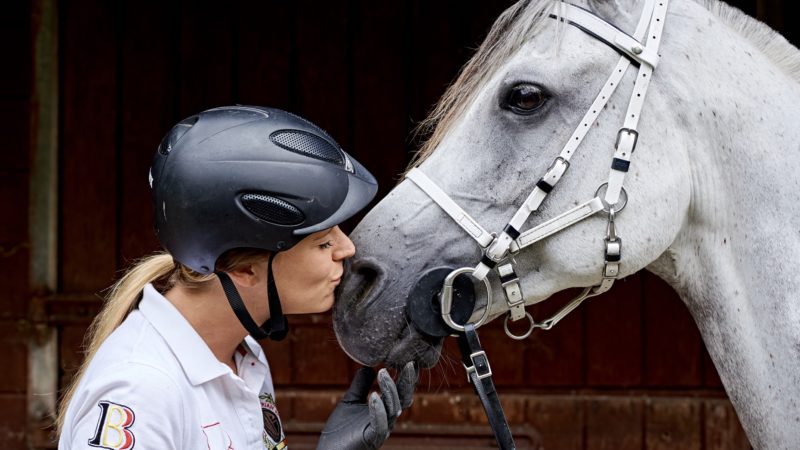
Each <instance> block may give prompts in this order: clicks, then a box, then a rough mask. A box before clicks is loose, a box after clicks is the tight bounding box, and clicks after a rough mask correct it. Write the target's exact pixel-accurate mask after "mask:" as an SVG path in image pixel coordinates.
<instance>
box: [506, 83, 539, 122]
mask: <svg viewBox="0 0 800 450" xmlns="http://www.w3.org/2000/svg"><path fill="white" fill-rule="evenodd" d="M546 101H547V95H546V93H545V91H544V90H543V89H542V88H540V87H539V86H537V85H535V84H518V85H516V86H514V87H512V88H511V89H510V90H509V91H508V93H507V94H506V98H505V104H504V105H502V106H503V107H504V108H506V109H510V110H511V111H513V112H514V113H516V114H522V115H526V114H532V113H534V112H536V111H537V110H538V109H539V108H541V107H542V106H543V105H544V104H545V102H546Z"/></svg>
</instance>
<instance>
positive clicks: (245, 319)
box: [215, 253, 289, 341]
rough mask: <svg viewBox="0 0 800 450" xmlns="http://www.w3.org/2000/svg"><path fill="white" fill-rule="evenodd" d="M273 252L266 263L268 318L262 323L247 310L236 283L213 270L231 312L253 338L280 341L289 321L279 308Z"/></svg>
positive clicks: (286, 330)
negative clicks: (257, 322) (273, 268)
mask: <svg viewBox="0 0 800 450" xmlns="http://www.w3.org/2000/svg"><path fill="white" fill-rule="evenodd" d="M274 257H275V253H270V255H269V262H268V264H267V266H268V269H267V274H268V277H269V281H268V283H267V297H268V301H269V313H270V318H269V319H268V320H267V321H266V322H264V325H262V326H260V327H259V326H258V325H257V324H256V321H255V320H253V317H252V316H251V315H250V312H249V311H247V307H245V305H244V301H243V300H242V297H241V296H240V295H239V291H237V290H236V285H235V284H233V281H232V280H231V277H230V276H228V274H227V273H225V272H222V271H217V272H215V273H216V274H217V278H219V281H220V283H222V290H223V291H225V297H227V298H228V303H229V304H230V305H231V308H232V309H233V313H234V314H236V317H237V318H238V319H239V322H240V323H241V324H242V326H243V327H244V328H245V330H247V332H248V333H250V336H253V338H255V339H267V338H269V339H272V340H273V341H280V340H283V338H285V337H286V334H287V333H288V331H289V322H288V321H287V320H286V316H284V315H283V309H282V308H281V299H280V297H278V289H277V287H276V286H275V277H274V276H273V274H272V259H273V258H274Z"/></svg>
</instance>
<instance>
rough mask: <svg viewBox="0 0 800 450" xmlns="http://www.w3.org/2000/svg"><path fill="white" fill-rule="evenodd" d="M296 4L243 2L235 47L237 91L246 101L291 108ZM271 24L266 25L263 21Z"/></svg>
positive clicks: (242, 100)
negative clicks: (293, 26)
mask: <svg viewBox="0 0 800 450" xmlns="http://www.w3.org/2000/svg"><path fill="white" fill-rule="evenodd" d="M296 13H297V11H296V8H295V7H294V6H293V5H292V3H291V2H264V1H260V0H244V1H242V2H240V6H239V9H238V16H237V23H238V26H237V27H236V32H237V33H238V35H237V46H236V49H235V50H234V51H235V54H236V62H237V64H238V66H237V73H238V76H237V79H236V81H237V86H238V89H237V91H238V92H235V93H234V96H235V97H236V102H238V103H242V104H245V105H260V106H271V107H274V108H280V109H286V110H291V109H292V99H291V93H292V85H293V82H292V77H291V70H292V65H293V64H296V61H295V55H294V52H293V40H294V39H293V35H292V33H293V29H292V24H293V22H294V20H295V19H294V17H295V14H296ZM265 18H267V19H266V20H268V21H269V26H264V21H265Z"/></svg>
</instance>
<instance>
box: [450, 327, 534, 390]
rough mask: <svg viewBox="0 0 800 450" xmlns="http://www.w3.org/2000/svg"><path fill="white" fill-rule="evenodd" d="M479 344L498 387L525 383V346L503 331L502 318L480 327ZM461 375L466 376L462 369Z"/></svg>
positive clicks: (520, 385) (518, 385)
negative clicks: (487, 359) (486, 357)
mask: <svg viewBox="0 0 800 450" xmlns="http://www.w3.org/2000/svg"><path fill="white" fill-rule="evenodd" d="M480 339H481V345H482V346H483V349H484V351H486V355H487V356H488V358H489V364H490V365H491V366H492V373H493V376H492V378H494V382H495V384H496V385H497V386H498V388H506V387H513V386H517V387H522V386H524V385H525V358H526V353H525V346H524V345H523V343H521V342H518V341H514V340H511V338H509V337H508V336H506V333H505V331H503V319H502V318H500V319H497V320H495V321H494V322H492V323H491V324H488V325H487V326H485V327H482V328H481V329H480ZM461 372H462V373H461V374H459V375H461V376H463V377H464V378H466V375H465V374H464V370H463V369H462V370H461Z"/></svg>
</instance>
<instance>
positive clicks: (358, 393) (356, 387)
mask: <svg viewBox="0 0 800 450" xmlns="http://www.w3.org/2000/svg"><path fill="white" fill-rule="evenodd" d="M373 381H375V370H374V369H373V368H372V367H362V368H360V369H358V372H356V376H355V377H353V382H352V383H350V388H348V389H347V392H345V394H344V398H342V402H344V403H361V404H366V403H367V394H369V388H371V387H372V382H373Z"/></svg>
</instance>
